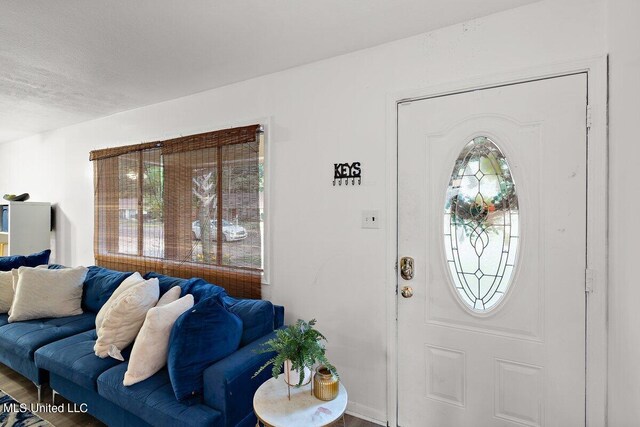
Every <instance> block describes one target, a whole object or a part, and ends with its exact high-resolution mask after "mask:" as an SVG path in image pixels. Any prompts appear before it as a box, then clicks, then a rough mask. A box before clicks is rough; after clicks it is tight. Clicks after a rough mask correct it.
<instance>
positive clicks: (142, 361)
mask: <svg viewBox="0 0 640 427" xmlns="http://www.w3.org/2000/svg"><path fill="white" fill-rule="evenodd" d="M169 292H170V291H169ZM191 307H193V295H191V294H188V295H185V296H184V297H182V298H180V299H179V300H177V301H174V302H172V303H169V304H166V305H162V306H161V305H160V304H159V303H158V306H157V307H154V308H152V309H151V310H149V312H148V313H147V317H146V318H145V320H144V325H142V329H140V333H138V337H137V338H136V342H135V343H134V344H133V350H132V351H131V358H130V359H129V366H128V368H127V372H126V373H125V374H124V381H123V384H124V385H125V386H130V385H133V384H135V383H139V382H140V381H144V380H146V379H147V378H149V377H151V376H152V375H153V374H155V373H156V372H158V371H159V370H160V369H162V368H163V367H164V366H165V365H166V364H167V355H168V354H169V336H170V335H171V328H173V324H174V323H175V322H176V320H177V319H178V317H180V315H181V314H182V313H184V312H185V311H187V310H189V309H190V308H191Z"/></svg>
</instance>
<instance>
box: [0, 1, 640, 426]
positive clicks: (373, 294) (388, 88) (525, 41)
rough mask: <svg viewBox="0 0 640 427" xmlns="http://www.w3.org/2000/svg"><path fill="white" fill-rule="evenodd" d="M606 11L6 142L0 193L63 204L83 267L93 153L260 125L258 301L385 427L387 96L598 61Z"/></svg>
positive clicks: (0, 152)
mask: <svg viewBox="0 0 640 427" xmlns="http://www.w3.org/2000/svg"><path fill="white" fill-rule="evenodd" d="M631 1H633V0H629V2H631ZM604 16H605V7H604V2H603V1H602V0H584V1H578V0H567V1H562V2H558V1H556V0H548V1H543V2H540V3H536V4H533V5H530V6H527V7H524V8H520V9H516V10H512V11H508V12H505V13H501V14H498V15H493V16H489V17H486V18H482V19H479V20H475V21H472V22H468V23H465V24H462V25H456V26H452V27H449V28H445V29H442V30H439V31H435V32H432V33H428V34H424V35H420V36H417V37H413V38H409V39H405V40H401V41H398V42H394V43H390V44H387V45H383V46H379V47H376V48H372V49H368V50H364V51H360V52H356V53H353V54H349V55H345V56H341V57H337V58H333V59H330V60H326V61H322V62H318V63H314V64H310V65H307V66H303V67H298V68H295V69H291V70H288V71H285V72H281V73H277V74H272V75H268V76H264V77H261V78H257V79H253V80H250V81H246V82H242V83H239V84H234V85H231V86H227V87H224V88H220V89H216V90H212V91H208V92H204V93H201V94H197V95H193V96H189V97H185V98H180V99H176V100H173V101H169V102H165V103H161V104H157V105H153V106H149V107H145V108H141V109H138V110H134V111H130V112H126V113H122V114H117V115H114V116H111V117H107V118H104V119H101V120H96V121H92V122H87V123H83V124H80V125H76V126H72V127H69V128H65V129H60V130H57V131H54V132H49V133H46V134H43V135H39V136H36V137H32V138H27V139H24V140H20V141H16V142H13V143H9V144H5V145H2V146H0V169H1V170H2V171H3V173H2V174H1V175H0V192H13V193H20V192H25V191H28V192H30V193H31V194H32V196H33V198H34V199H35V200H48V201H52V202H54V203H57V205H58V224H57V233H56V243H55V256H56V260H57V261H58V262H61V263H64V264H69V265H76V264H91V263H92V251H93V250H92V235H93V228H92V222H93V204H92V169H91V165H90V163H89V161H88V153H89V151H90V150H91V149H94V148H98V147H106V146H115V145H123V144H130V143H136V142H140V141H150V140H155V139H162V138H167V137H173V136H176V135H180V134H185V135H186V134H190V133H194V132H199V131H206V130H213V129H217V128H221V127H227V126H229V125H234V124H239V123H247V122H251V121H252V120H254V119H259V118H268V119H269V121H270V124H271V127H270V132H269V140H268V141H267V143H268V144H270V150H271V151H270V155H271V158H270V172H271V177H270V179H271V212H270V213H269V214H270V218H271V225H272V228H271V232H272V234H271V249H272V266H271V267H272V268H271V282H272V283H271V285H270V286H269V287H268V289H266V292H265V294H266V295H269V296H270V298H271V299H272V300H273V301H274V302H276V303H279V304H283V305H285V306H286V310H287V321H289V322H290V321H293V320H295V319H297V318H299V317H300V318H305V319H310V318H312V317H316V318H317V319H318V326H319V328H320V329H321V330H322V331H323V332H324V333H325V334H326V335H327V337H328V338H329V356H330V358H331V359H332V361H333V362H334V363H335V365H336V366H337V367H338V368H339V370H340V372H341V374H342V379H343V381H344V382H345V384H346V385H347V387H348V389H349V395H350V409H351V410H352V411H355V412H357V413H360V414H363V415H365V416H368V417H371V418H374V419H377V420H386V419H387V411H386V402H387V400H386V392H387V391H386V387H385V375H386V374H385V372H386V345H387V343H386V326H387V324H386V312H385V310H386V305H385V304H386V301H387V299H388V298H394V295H393V294H392V293H391V292H390V290H391V285H390V284H388V283H385V277H386V271H387V270H386V269H387V268H388V267H389V265H390V264H391V263H393V261H394V260H391V259H386V254H387V245H392V244H394V242H387V241H386V235H387V230H385V229H384V228H383V229H380V230H363V229H361V228H360V213H361V210H362V209H379V210H380V211H381V212H384V211H385V210H386V208H387V206H388V204H389V203H392V201H390V200H387V199H386V195H387V190H388V189H387V183H386V182H385V176H386V168H387V167H388V166H389V165H388V161H387V158H386V152H385V150H386V144H387V140H386V136H387V124H386V120H387V100H388V98H387V97H388V96H389V95H390V94H393V93H397V92H398V91H404V90H407V89H416V88H421V87H427V86H431V85H435V84H440V83H444V82H450V81H460V80H464V79H468V78H471V77H476V76H486V75H491V74H496V73H503V72H508V71H513V70H517V69H522V68H526V67H530V66H539V65H544V64H550V63H556V62H563V61H567V60H571V59H576V58H585V57H590V56H593V55H599V54H603V53H604V52H605V51H606V45H605V42H606V38H605V17H604ZM338 161H340V162H342V161H349V162H351V161H360V162H362V165H363V177H364V178H363V185H362V186H361V187H348V188H345V187H344V186H343V187H337V188H334V187H333V186H332V185H331V179H332V174H333V169H332V167H333V166H332V165H333V163H334V162H338ZM620 184H622V186H623V188H624V185H623V184H624V182H623V181H620ZM624 195H625V193H624V190H622V189H621V192H620V197H623V196H624ZM626 196H627V197H631V196H630V194H628V193H627V194H626ZM621 202H622V201H621ZM621 202H620V203H621ZM622 208H624V207H622ZM627 213H628V214H631V212H630V211H627ZM383 219H384V218H383ZM390 226H394V225H393V224H386V225H385V227H390ZM630 265H632V262H629V266H630ZM622 296H624V295H622ZM628 304H631V302H629V303H628ZM626 333H627V334H628V333H630V331H629V330H627V331H626ZM634 342H635V341H634ZM624 361H625V362H629V360H628V359H625V360H624ZM632 366H633V367H634V368H635V367H636V366H637V364H633V365H632ZM636 369H637V368H636Z"/></svg>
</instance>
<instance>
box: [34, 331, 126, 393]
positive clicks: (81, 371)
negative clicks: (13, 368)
mask: <svg viewBox="0 0 640 427" xmlns="http://www.w3.org/2000/svg"><path fill="white" fill-rule="evenodd" d="M96 339H97V336H96V331H95V329H94V330H91V331H87V332H83V333H81V334H78V335H74V336H71V337H69V338H65V339H62V340H60V341H55V342H52V343H51V344H48V345H45V346H44V347H41V348H39V349H38V350H37V351H36V353H35V361H36V366H38V368H40V369H45V370H47V371H49V372H51V373H54V374H56V375H58V376H61V377H63V378H65V379H67V380H69V381H71V382H73V383H75V384H78V385H79V386H81V387H84V388H86V389H88V390H94V391H97V390H98V387H97V385H96V381H97V380H98V377H99V376H100V374H102V373H103V372H105V371H107V370H108V369H111V368H113V367H114V366H116V365H119V364H120V363H122V362H120V361H119V360H116V359H114V358H111V357H107V358H104V359H101V358H99V357H98V356H96V355H95V352H94V351H93V346H94V345H95V343H96ZM130 354H131V346H129V347H128V348H127V349H126V350H125V351H124V352H123V353H122V355H123V356H124V358H125V359H128V358H129V355H130Z"/></svg>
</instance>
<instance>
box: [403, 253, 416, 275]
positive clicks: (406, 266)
mask: <svg viewBox="0 0 640 427" xmlns="http://www.w3.org/2000/svg"><path fill="white" fill-rule="evenodd" d="M413 271H414V270H413V258H411V257H410V256H405V257H402V258H400V276H402V278H403V279H404V280H411V279H413Z"/></svg>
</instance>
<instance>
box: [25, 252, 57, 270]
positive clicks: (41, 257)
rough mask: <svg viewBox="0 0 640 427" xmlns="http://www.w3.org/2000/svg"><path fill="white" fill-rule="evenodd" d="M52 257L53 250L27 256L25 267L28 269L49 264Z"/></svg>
mask: <svg viewBox="0 0 640 427" xmlns="http://www.w3.org/2000/svg"><path fill="white" fill-rule="evenodd" d="M50 256H51V249H45V250H44V251H42V252H38V253H35V254H31V255H27V256H25V258H26V263H25V265H26V266H27V267H37V266H39V265H45V264H49V257H50Z"/></svg>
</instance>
